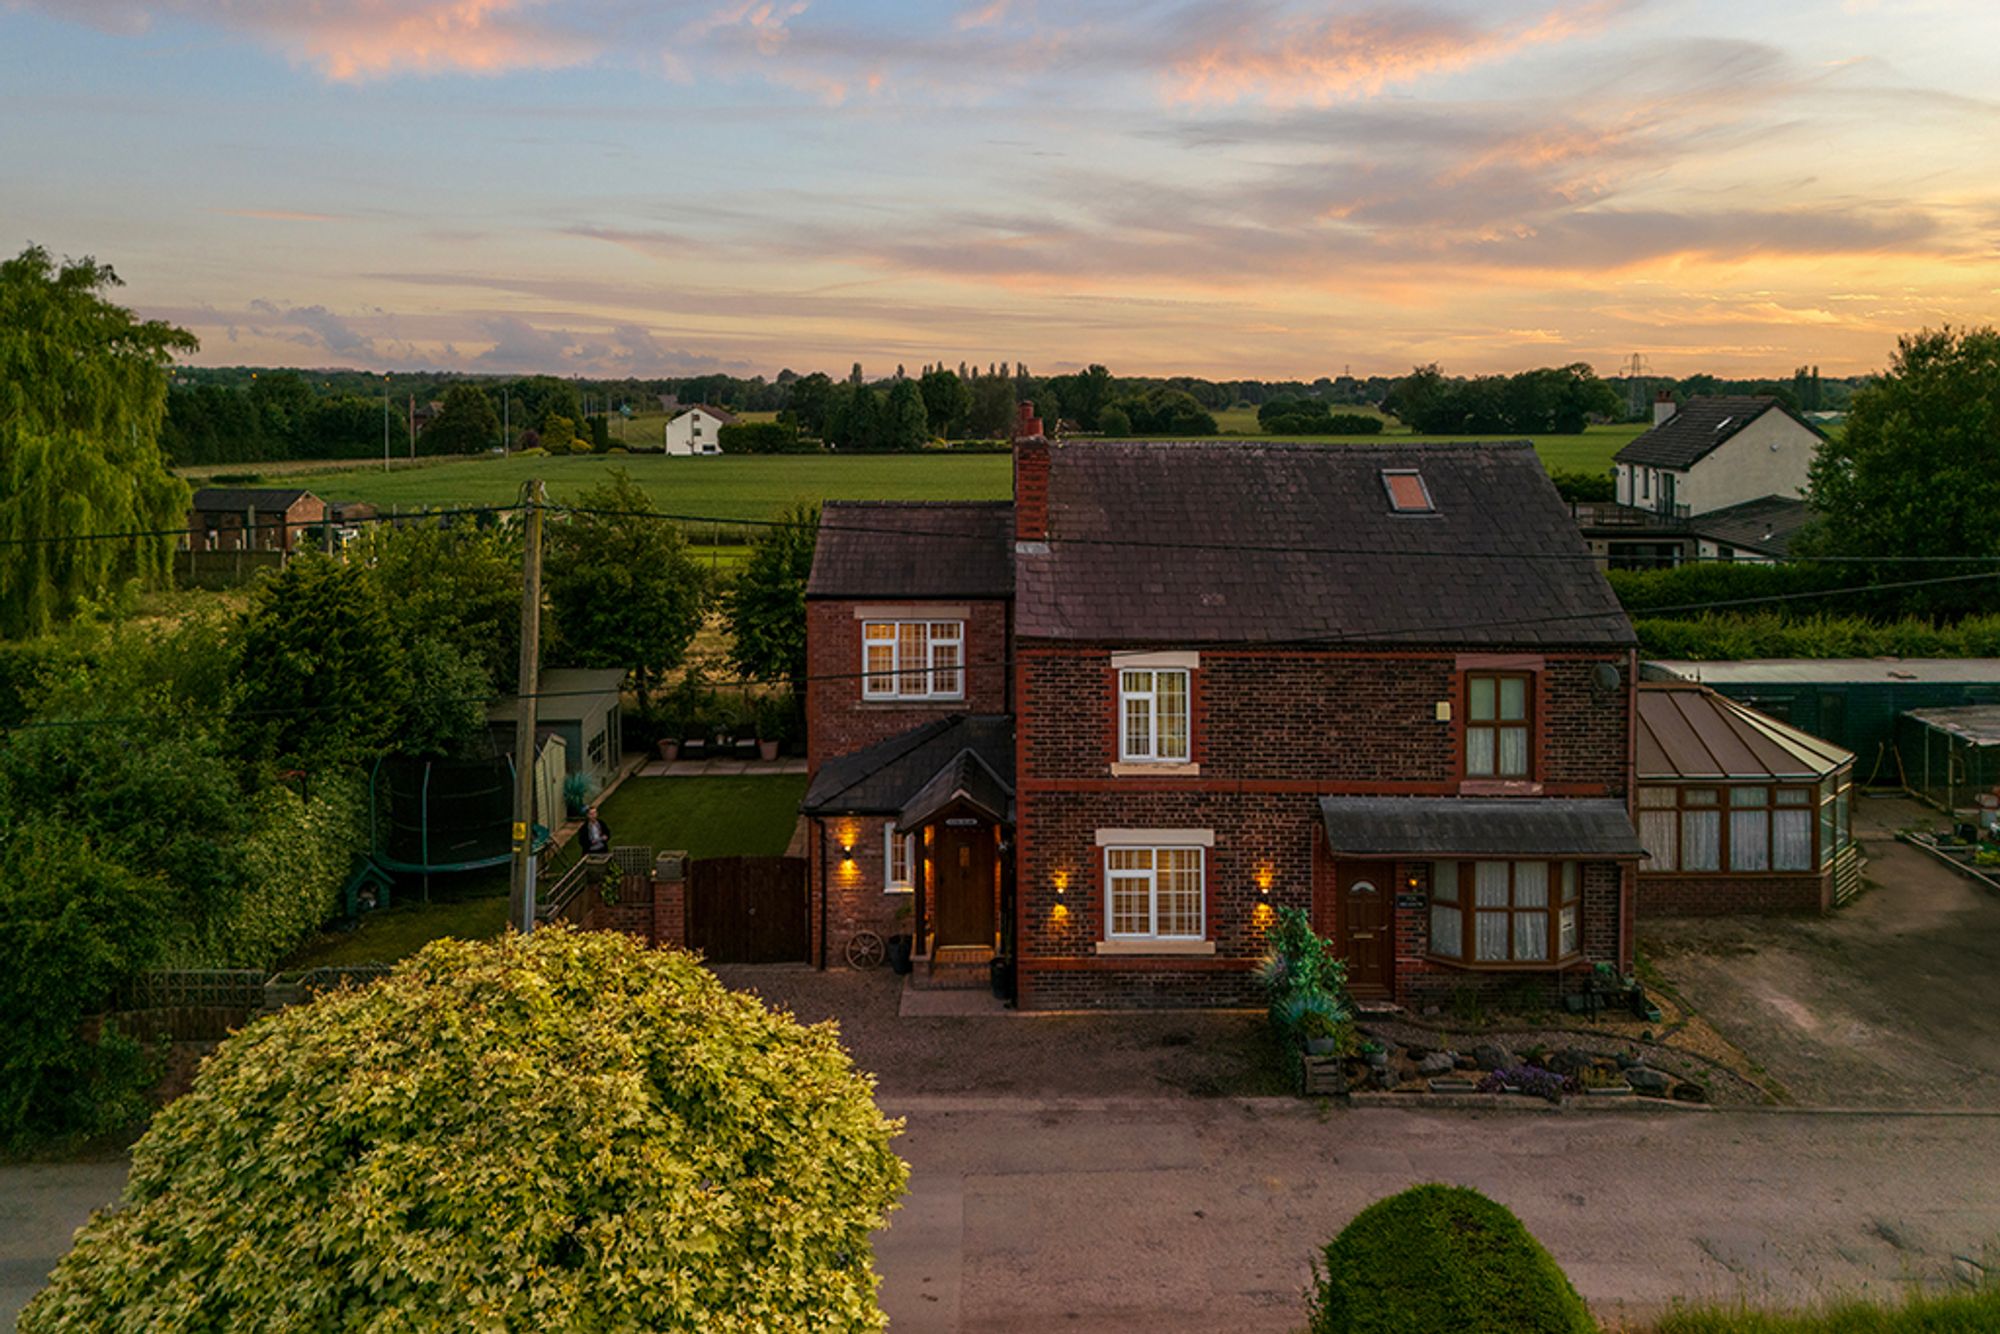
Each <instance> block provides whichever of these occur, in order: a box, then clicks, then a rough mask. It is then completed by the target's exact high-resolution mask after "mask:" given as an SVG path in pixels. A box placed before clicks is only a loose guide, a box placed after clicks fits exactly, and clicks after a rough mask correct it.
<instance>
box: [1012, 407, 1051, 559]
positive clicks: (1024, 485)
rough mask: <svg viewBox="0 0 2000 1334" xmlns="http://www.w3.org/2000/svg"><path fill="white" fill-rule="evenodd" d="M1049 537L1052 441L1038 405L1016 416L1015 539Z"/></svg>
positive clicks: (1041, 540)
mask: <svg viewBox="0 0 2000 1334" xmlns="http://www.w3.org/2000/svg"><path fill="white" fill-rule="evenodd" d="M1048 540H1049V442H1048V438H1047V437H1046V436H1044V435H1043V434H1042V419H1041V418H1040V417H1037V416H1036V415H1035V405H1034V404H1033V403H1027V402H1023V403H1022V404H1021V409H1020V414H1019V415H1018V416H1017V417H1016V418H1015V419H1014V541H1015V543H1016V544H1017V545H1018V544H1020V543H1022V542H1046V541H1048Z"/></svg>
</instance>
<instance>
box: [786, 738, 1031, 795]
mask: <svg viewBox="0 0 2000 1334" xmlns="http://www.w3.org/2000/svg"><path fill="white" fill-rule="evenodd" d="M966 751H971V752H972V753H973V754H974V755H976V756H977V757H978V758H979V760H980V761H981V762H982V763H983V764H984V766H985V767H986V768H987V769H988V770H990V771H991V772H992V776H993V778H994V779H996V780H997V781H998V782H999V783H1000V784H1001V785H1002V786H1003V787H1005V788H1006V792H1007V795H1008V796H1011V795H1012V794H1013V782H1014V720H1013V719H1012V718H1009V717H1008V716H1007V715H1005V714H962V713H954V714H948V715H946V716H945V717H943V718H938V719H934V720H933V721H931V722H928V723H924V724H923V725H922V726H919V727H913V728H911V729H910V730H909V731H907V732H898V733H897V734H896V735H895V736H892V737H890V738H888V739H887V740H886V741H878V742H876V743H875V744H874V745H872V746H865V747H863V748H862V749H860V750H857V751H852V752H850V753H848V754H846V755H837V756H835V757H834V758H832V759H830V760H828V761H826V763H824V764H822V765H821V766H820V768H819V772H818V773H817V774H815V775H814V776H813V781H812V786H811V787H809V788H807V789H806V796H805V800H804V801H802V802H800V803H799V809H800V810H801V811H803V812H804V813H805V814H807V815H899V814H901V812H902V811H903V809H904V807H906V806H909V805H910V804H911V802H912V800H913V799H914V798H915V797H916V796H917V795H918V794H919V793H921V792H922V791H923V790H924V788H925V787H926V786H927V785H928V784H930V782H931V780H933V779H935V778H937V777H938V776H939V774H940V773H941V772H945V771H947V770H949V771H950V772H951V773H953V774H954V775H955V774H956V773H957V772H958V769H957V765H958V762H959V758H960V756H961V755H962V754H963V753H964V752H966Z"/></svg>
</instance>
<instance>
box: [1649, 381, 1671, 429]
mask: <svg viewBox="0 0 2000 1334" xmlns="http://www.w3.org/2000/svg"><path fill="white" fill-rule="evenodd" d="M1674 406H1675V405H1674V391H1673V390H1671V389H1662V390H1661V391H1660V392H1659V393H1657V394H1654V395H1653V425H1655V426H1658V425H1659V424H1660V423H1661V422H1663V421H1665V420H1666V419H1667V418H1669V417H1671V416H1673V415H1674Z"/></svg>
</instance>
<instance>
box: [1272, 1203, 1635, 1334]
mask: <svg viewBox="0 0 2000 1334" xmlns="http://www.w3.org/2000/svg"><path fill="white" fill-rule="evenodd" d="M1324 1266H1325V1267H1324V1269H1323V1270H1322V1271H1321V1272H1320V1274H1319V1281H1318V1283H1317V1285H1316V1291H1315V1293H1314V1299H1313V1303H1312V1320H1311V1326H1310V1328H1311V1330H1312V1331H1313V1334H1460V1331H1464V1330H1474V1329H1490V1330H1507V1331H1509V1334H1596V1330H1597V1323H1596V1322H1595V1321H1594V1320H1592V1319H1591V1318H1590V1312H1589V1311H1588V1310H1587V1309H1585V1307H1584V1304H1583V1299H1582V1298H1581V1297H1578V1296H1577V1295H1576V1289H1575V1288H1573V1287H1571V1286H1570V1283H1569V1280H1568V1279H1567V1278H1566V1277H1564V1275H1563V1272H1562V1269H1561V1268H1560V1267H1559V1266H1558V1265H1557V1264H1556V1262H1555V1261H1554V1260H1553V1259H1552V1258H1550V1256H1549V1253H1548V1252H1547V1251H1545V1250H1543V1249H1542V1247H1541V1244H1540V1243H1538V1242H1537V1241H1536V1240H1535V1239H1534V1238H1533V1237H1532V1236H1530V1235H1529V1234H1528V1230H1527V1229H1526V1228H1524V1227H1522V1226H1521V1222H1520V1220H1519V1219H1517V1218H1515V1217H1514V1215H1513V1214H1512V1213H1510V1212H1508V1211H1507V1210H1506V1209H1505V1208H1503V1207H1502V1206H1500V1205H1498V1204H1495V1203H1494V1202H1493V1201H1491V1200H1489V1199H1487V1198H1486V1197H1485V1196H1484V1195H1481V1194H1480V1193H1479V1192H1478V1191H1475V1190H1467V1189H1465V1188H1464V1187H1460V1186H1436V1185H1432V1186H1416V1187H1413V1188H1412V1189H1410V1190H1406V1191H1404V1192H1402V1193H1401V1194H1400V1195H1392V1196H1390V1197H1389V1198H1388V1199H1385V1200H1378V1201H1376V1202H1375V1203H1374V1204H1371V1205H1369V1206H1368V1207H1367V1208H1366V1209H1363V1210H1362V1211H1361V1212H1360V1213H1359V1214H1357V1215H1355V1217H1354V1221H1353V1222H1351V1223H1349V1224H1348V1225H1347V1227H1346V1228H1345V1229H1343V1230H1342V1232H1341V1234H1340V1235H1339V1236H1338V1237H1335V1238H1334V1239H1333V1241H1332V1242H1331V1243H1329V1244H1328V1245H1327V1248H1326V1251H1325V1254H1324Z"/></svg>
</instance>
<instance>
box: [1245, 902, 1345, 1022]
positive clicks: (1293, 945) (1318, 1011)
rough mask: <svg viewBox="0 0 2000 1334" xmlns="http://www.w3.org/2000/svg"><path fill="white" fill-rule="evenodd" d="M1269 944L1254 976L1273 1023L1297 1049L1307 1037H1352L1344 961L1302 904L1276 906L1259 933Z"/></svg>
mask: <svg viewBox="0 0 2000 1334" xmlns="http://www.w3.org/2000/svg"><path fill="white" fill-rule="evenodd" d="M1264 939H1265V941H1266V943H1267V944H1268V946H1269V950H1268V952H1267V953H1266V954H1265V955H1264V960H1263V963H1262V965H1261V966H1260V969H1259V980H1260V981H1261V982H1262V983H1263V984H1264V990H1265V992H1266V994H1267V995H1268V996H1269V998H1270V1015H1271V1023H1272V1026H1273V1027H1275V1028H1276V1029H1277V1030H1278V1032H1279V1034H1280V1035H1281V1036H1282V1037H1284V1039H1285V1041H1286V1043H1287V1045H1288V1046H1289V1047H1291V1048H1293V1049H1296V1048H1297V1047H1298V1045H1299V1043H1300V1041H1301V1040H1302V1039H1304V1038H1307V1037H1332V1038H1336V1039H1345V1038H1349V1037H1351V1033H1350V1032H1349V1031H1348V1030H1349V1029H1350V1028H1351V1026H1352V1024H1353V1020H1354V1009H1353V1007H1352V1006H1351V1005H1349V1004H1348V1000H1347V965H1346V964H1345V963H1344V962H1342V961H1341V960H1340V959H1337V958H1335V957H1334V954H1333V951H1332V950H1331V949H1329V948H1328V947H1327V943H1326V941H1325V939H1324V938H1323V937H1321V936H1320V934H1319V933H1318V932H1316V931H1314V930H1313V928H1312V919H1311V918H1310V917H1308V916H1307V915H1306V912H1305V910H1304V909H1302V908H1280V909H1278V913H1277V919H1276V920H1275V921H1273V922H1272V923H1271V925H1270V927H1269V928H1268V929H1267V930H1266V931H1265V933H1264Z"/></svg>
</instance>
